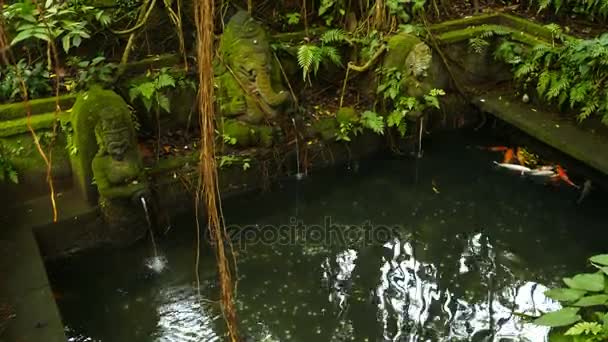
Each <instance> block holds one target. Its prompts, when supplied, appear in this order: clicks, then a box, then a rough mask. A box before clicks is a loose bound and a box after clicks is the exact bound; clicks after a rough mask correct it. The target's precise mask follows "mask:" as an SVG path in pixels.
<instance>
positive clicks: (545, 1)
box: [535, 0, 608, 19]
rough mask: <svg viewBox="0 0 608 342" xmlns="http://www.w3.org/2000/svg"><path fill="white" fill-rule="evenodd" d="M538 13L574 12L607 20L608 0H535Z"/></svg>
mask: <svg viewBox="0 0 608 342" xmlns="http://www.w3.org/2000/svg"><path fill="white" fill-rule="evenodd" d="M535 2H536V5H537V6H538V11H539V12H540V11H543V10H553V11H554V12H555V13H560V12H574V13H578V14H582V15H585V16H588V17H590V18H591V19H593V18H595V17H600V18H602V19H606V17H607V16H608V0H535Z"/></svg>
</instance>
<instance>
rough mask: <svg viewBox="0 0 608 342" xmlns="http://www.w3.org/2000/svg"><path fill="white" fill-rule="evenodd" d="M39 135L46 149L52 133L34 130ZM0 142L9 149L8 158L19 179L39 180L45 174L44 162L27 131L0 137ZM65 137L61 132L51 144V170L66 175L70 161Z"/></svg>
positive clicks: (46, 130) (44, 130) (55, 173)
mask: <svg viewBox="0 0 608 342" xmlns="http://www.w3.org/2000/svg"><path fill="white" fill-rule="evenodd" d="M36 133H37V134H38V136H39V137H41V142H40V143H41V145H42V147H43V148H44V149H45V151H48V143H49V138H46V137H47V136H50V135H51V134H52V131H51V130H48V129H41V130H37V132H36ZM0 144H2V146H3V147H4V149H5V150H6V151H9V155H8V158H9V160H10V162H11V163H12V164H13V166H14V167H15V169H16V170H17V173H18V175H19V179H20V181H22V180H24V179H25V180H26V181H27V180H30V179H38V181H41V180H43V179H44V175H45V174H46V164H45V162H44V160H43V159H42V157H41V156H40V154H39V153H38V150H37V149H36V146H35V145H34V141H33V138H32V136H31V135H30V134H29V132H28V133H23V134H18V135H13V136H11V137H3V138H1V139H0ZM65 146H66V143H65V137H64V136H63V135H61V134H59V135H57V137H56V138H55V143H54V145H53V163H52V172H53V174H54V175H68V174H69V173H70V163H69V157H68V153H67V150H66V149H65Z"/></svg>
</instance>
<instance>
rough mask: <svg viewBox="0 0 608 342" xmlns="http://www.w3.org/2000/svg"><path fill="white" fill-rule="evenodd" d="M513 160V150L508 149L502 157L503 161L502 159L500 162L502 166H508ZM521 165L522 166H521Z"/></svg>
mask: <svg viewBox="0 0 608 342" xmlns="http://www.w3.org/2000/svg"><path fill="white" fill-rule="evenodd" d="M513 158H514V152H513V149H512V148H508V149H507V150H506V151H505V157H504V159H503V161H502V162H503V164H509V163H511V162H512V161H513ZM522 165H523V164H522Z"/></svg>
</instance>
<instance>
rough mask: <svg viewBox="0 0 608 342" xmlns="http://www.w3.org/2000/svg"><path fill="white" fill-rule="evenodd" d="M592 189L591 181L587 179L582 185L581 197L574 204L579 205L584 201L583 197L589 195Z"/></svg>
mask: <svg viewBox="0 0 608 342" xmlns="http://www.w3.org/2000/svg"><path fill="white" fill-rule="evenodd" d="M592 188H593V185H592V184H591V181H590V180H589V179H587V180H586V181H585V183H584V184H583V190H582V191H581V195H580V197H579V198H578V200H577V201H576V204H581V202H582V201H583V200H584V199H585V197H587V195H589V192H591V189H592Z"/></svg>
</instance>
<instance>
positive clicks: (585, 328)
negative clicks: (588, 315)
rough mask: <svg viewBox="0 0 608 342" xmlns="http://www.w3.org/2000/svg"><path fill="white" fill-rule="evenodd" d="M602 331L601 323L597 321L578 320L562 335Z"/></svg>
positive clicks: (592, 333)
mask: <svg viewBox="0 0 608 342" xmlns="http://www.w3.org/2000/svg"><path fill="white" fill-rule="evenodd" d="M601 332H602V325H601V324H599V323H598V322H580V323H577V324H575V325H574V326H572V327H571V328H570V329H568V331H566V333H564V335H567V336H578V335H597V334H599V333H601Z"/></svg>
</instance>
